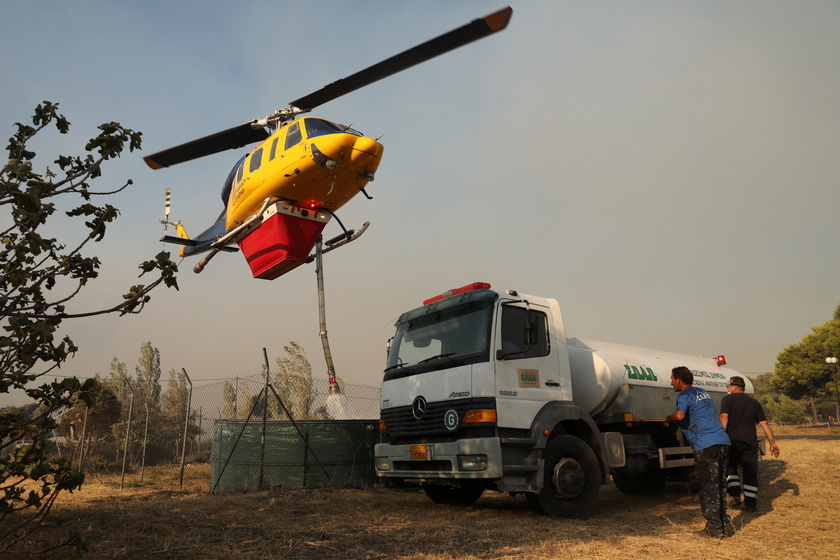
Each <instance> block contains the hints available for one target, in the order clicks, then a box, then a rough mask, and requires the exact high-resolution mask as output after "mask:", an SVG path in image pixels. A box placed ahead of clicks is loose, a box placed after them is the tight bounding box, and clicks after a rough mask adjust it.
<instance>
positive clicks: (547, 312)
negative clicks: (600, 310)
mask: <svg viewBox="0 0 840 560" xmlns="http://www.w3.org/2000/svg"><path fill="white" fill-rule="evenodd" d="M381 398H382V402H381V421H380V429H381V438H380V440H381V443H380V444H379V445H377V446H376V451H375V456H376V466H377V474H378V475H379V476H381V477H383V478H386V479H390V480H393V481H397V482H399V483H402V484H417V485H420V486H422V487H423V489H424V490H425V491H426V493H427V494H428V495H429V497H430V498H431V499H433V500H435V501H437V502H442V503H462V504H463V503H472V502H474V501H475V500H477V499H478V497H479V496H480V495H481V493H482V492H483V491H484V490H485V489H493V490H498V491H503V492H523V493H525V494H526V495H527V496H528V497H529V501H531V502H532V505H534V506H535V507H536V508H537V509H538V510H539V511H541V512H543V513H547V514H550V515H557V516H564V517H570V516H571V517H581V516H585V515H587V514H588V513H589V511H590V510H591V508H592V506H593V505H594V503H595V500H596V499H597V495H598V492H599V488H600V485H601V484H602V482H604V481H605V479H606V476H607V473H608V463H607V461H606V457H605V456H604V455H603V453H602V450H603V448H604V445H603V439H602V437H601V436H600V434H599V432H598V429H597V427H596V426H595V424H594V422H592V420H591V418H589V417H588V415H586V414H584V413H583V411H581V409H580V408H579V407H578V406H576V405H575V404H574V402H573V401H572V379H571V372H570V369H569V357H568V350H567V346H566V340H565V330H564V328H563V321H562V316H561V313H560V307H559V305H558V304H557V302H556V301H555V300H551V299H545V298H537V297H532V296H524V295H521V294H518V293H517V292H515V291H510V292H497V291H494V290H492V289H491V287H490V285H489V284H484V283H475V284H470V285H468V286H464V287H463V288H459V289H456V290H451V291H450V292H448V293H446V294H442V295H441V296H436V297H434V298H430V299H428V300H426V301H425V302H424V305H423V306H422V307H419V308H417V309H414V310H412V311H409V312H406V313H404V314H403V315H401V316H400V318H399V319H398V320H397V323H396V334H395V336H394V338H393V339H392V341H391V344H390V349H389V353H388V359H387V365H386V368H385V376H384V381H383V384H382V397H381ZM554 442H558V443H554ZM547 460H548V461H549V462H550V464H549V465H548V466H546V461H547Z"/></svg>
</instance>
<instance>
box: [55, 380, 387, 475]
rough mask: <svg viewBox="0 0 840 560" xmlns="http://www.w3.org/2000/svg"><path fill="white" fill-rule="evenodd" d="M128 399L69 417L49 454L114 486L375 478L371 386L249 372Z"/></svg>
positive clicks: (374, 392) (375, 404)
mask: <svg viewBox="0 0 840 560" xmlns="http://www.w3.org/2000/svg"><path fill="white" fill-rule="evenodd" d="M127 403H128V404H127V405H126V403H125V402H123V403H122V404H120V403H118V402H111V403H109V402H108V401H107V400H102V401H100V402H99V404H98V405H97V407H96V408H95V409H82V410H75V409H74V410H70V411H67V413H66V414H65V416H66V417H67V418H66V421H65V422H63V423H62V426H63V427H62V428H61V429H60V433H56V434H55V435H54V438H53V442H54V444H55V446H56V449H57V452H58V453H60V454H62V456H65V457H69V458H70V460H71V461H73V462H76V463H78V464H79V465H80V468H81V470H84V471H85V472H86V473H88V474H90V475H93V476H97V475H98V474H101V473H105V472H108V473H114V472H119V473H120V476H121V485H123V484H125V485H137V484H150V483H153V484H157V485H160V486H162V487H165V488H172V489H175V488H178V489H181V488H188V489H193V490H205V491H206V490H210V491H226V490H232V489H240V488H267V487H277V486H282V487H300V486H311V485H315V484H336V485H356V486H359V485H367V484H372V483H373V482H374V481H375V476H374V474H373V473H374V471H373V445H374V444H375V443H376V441H377V437H378V433H379V430H378V418H379V389H378V388H376V387H366V386H361V385H347V384H340V385H331V384H330V383H329V382H327V381H322V380H313V379H311V378H308V377H304V376H295V375H286V376H272V377H271V378H269V379H268V380H267V379H266V377H265V376H264V375H260V374H255V375H252V376H248V377H241V378H239V377H237V378H232V379H226V380H222V381H218V382H213V383H208V384H205V385H201V386H195V387H189V386H187V384H186V383H182V385H181V386H180V388H179V389H178V390H173V391H167V392H166V393H165V394H164V395H163V398H162V399H161V403H160V404H158V405H155V406H149V405H148V404H147V403H143V404H140V403H139V402H136V401H133V400H132V399H131V398H129V399H128V401H127ZM112 409H114V410H112ZM126 409H127V410H126Z"/></svg>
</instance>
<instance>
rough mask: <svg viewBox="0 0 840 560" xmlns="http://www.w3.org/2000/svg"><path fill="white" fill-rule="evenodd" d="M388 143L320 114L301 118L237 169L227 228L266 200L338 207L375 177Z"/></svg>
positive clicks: (310, 206)
mask: <svg viewBox="0 0 840 560" xmlns="http://www.w3.org/2000/svg"><path fill="white" fill-rule="evenodd" d="M383 151H384V148H383V146H382V144H380V143H379V142H377V141H376V140H374V139H373V138H368V137H366V136H362V135H361V134H359V133H358V132H356V131H354V130H352V129H350V128H348V127H343V126H341V125H337V124H336V123H333V122H331V121H327V120H324V119H320V118H317V117H304V118H299V119H297V120H295V121H292V122H291V123H288V124H286V125H284V126H282V127H280V128H279V129H278V130H277V131H276V132H275V133H274V134H272V135H271V136H269V137H268V138H267V139H266V140H265V141H263V142H262V143H260V144H259V145H258V146H257V147H256V148H255V149H254V150H253V151H252V152H251V153H250V154H249V155H248V156H247V157H246V158H245V159H244V160H243V161H242V162H241V163H240V164H239V167H238V168H237V170H236V172H235V174H234V176H233V179H232V185H231V187H232V188H231V189H230V195H229V198H228V200H227V207H226V215H225V226H226V228H227V229H228V230H230V229H232V228H234V227H236V226H238V225H239V224H241V223H243V222H244V221H245V220H246V219H247V218H248V217H249V216H251V215H252V214H254V213H255V212H258V211H259V209H260V208H261V207H262V205H263V203H264V201H265V200H266V199H271V200H272V201H274V200H283V201H286V202H289V203H291V204H294V205H295V206H299V207H302V208H312V209H316V208H322V209H325V210H329V211H331V212H334V211H336V210H338V209H339V208H341V206H343V205H344V204H345V203H346V202H347V201H349V200H350V199H351V198H353V197H354V196H356V195H357V194H358V193H359V192H361V190H362V189H363V188H364V187H365V185H366V184H367V183H368V182H370V181H371V180H372V179H373V174H374V172H375V171H376V169H377V168H378V167H379V162H380V160H381V158H382V152H383Z"/></svg>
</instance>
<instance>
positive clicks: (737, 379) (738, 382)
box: [726, 375, 747, 393]
mask: <svg viewBox="0 0 840 560" xmlns="http://www.w3.org/2000/svg"><path fill="white" fill-rule="evenodd" d="M746 386H747V384H746V383H744V378H743V377H741V376H740V375H733V376H732V377H730V378H729V385H728V386H727V387H726V392H727V393H743V392H744V388H745V387H746Z"/></svg>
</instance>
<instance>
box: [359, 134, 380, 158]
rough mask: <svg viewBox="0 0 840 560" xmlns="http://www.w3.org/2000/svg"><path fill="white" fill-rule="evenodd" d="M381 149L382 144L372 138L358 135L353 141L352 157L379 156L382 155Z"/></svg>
mask: <svg viewBox="0 0 840 560" xmlns="http://www.w3.org/2000/svg"><path fill="white" fill-rule="evenodd" d="M382 150H383V148H382V144H380V143H379V142H377V141H376V140H374V139H373V138H368V137H367V136H360V137H358V138H356V141H355V142H354V143H353V159H354V160H355V159H362V158H363V157H369V158H370V157H374V158H380V157H382ZM357 152H361V153H357Z"/></svg>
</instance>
